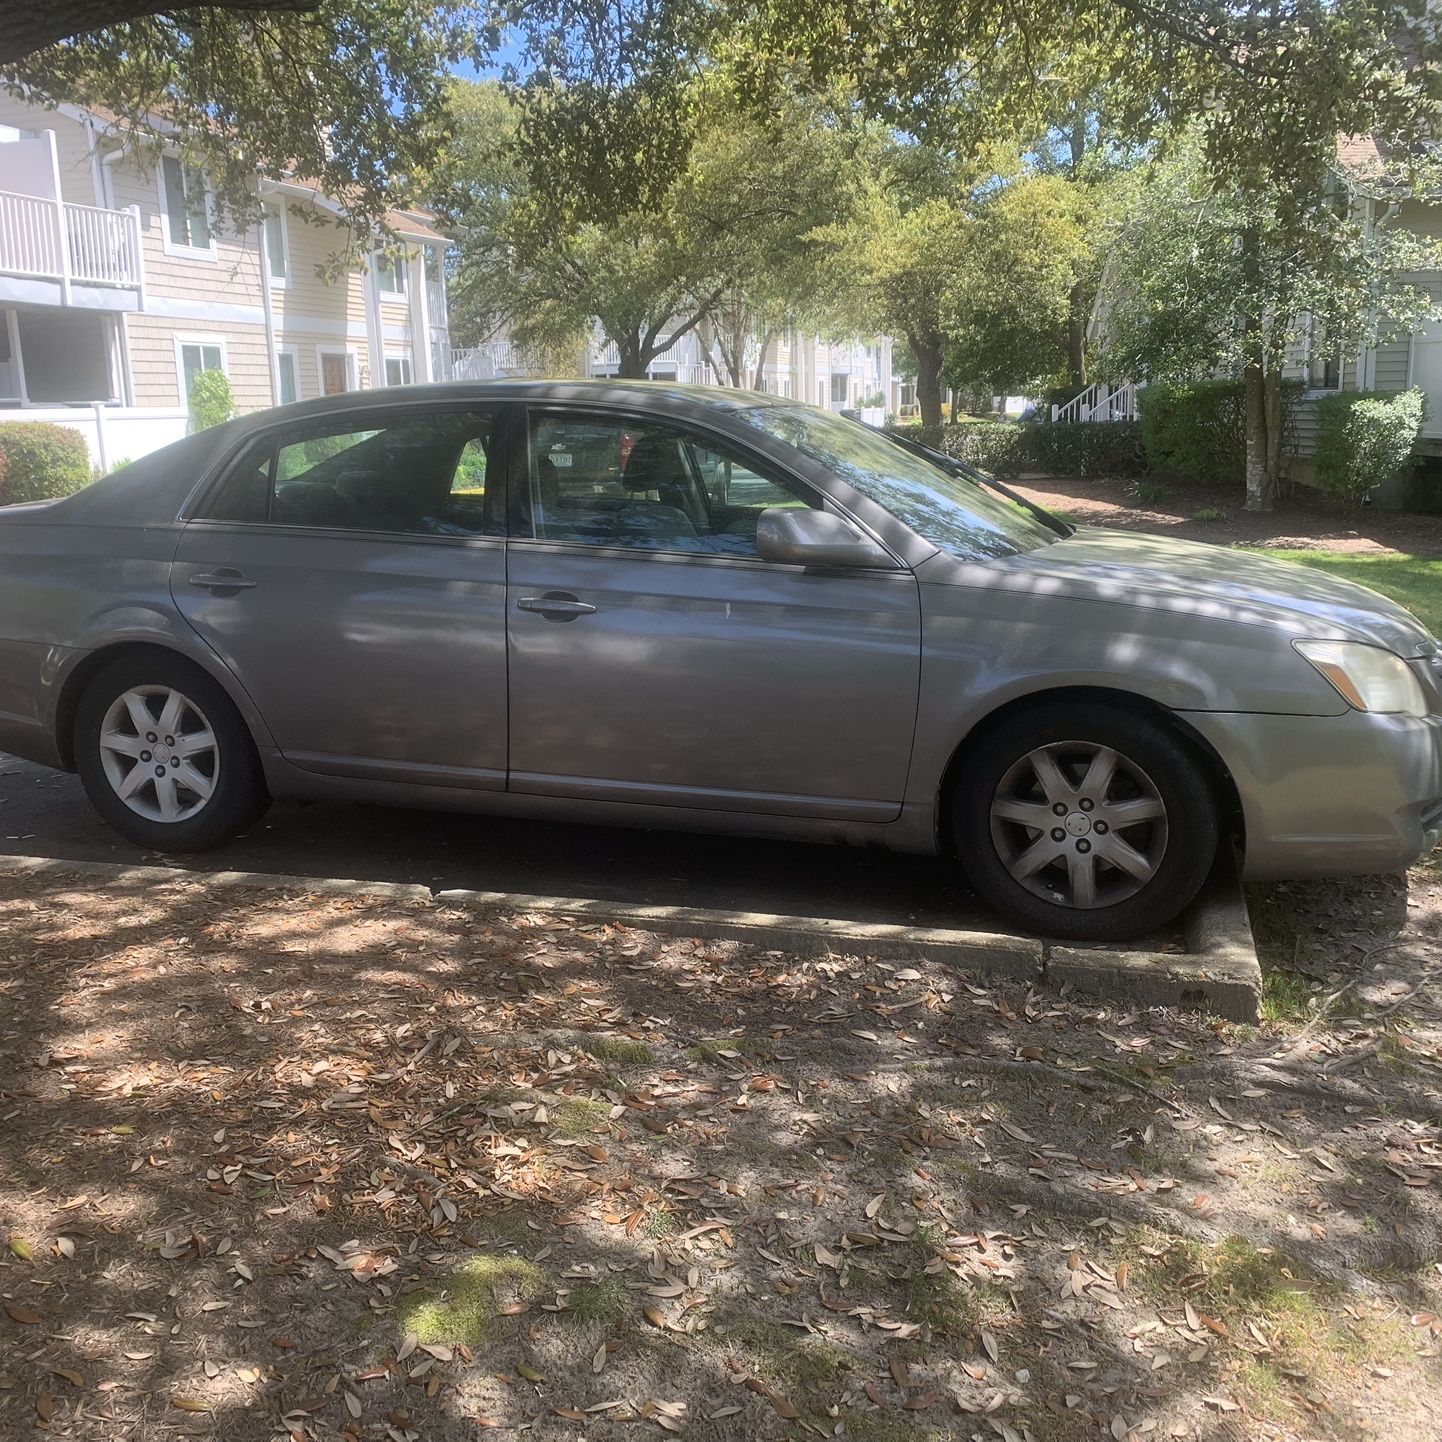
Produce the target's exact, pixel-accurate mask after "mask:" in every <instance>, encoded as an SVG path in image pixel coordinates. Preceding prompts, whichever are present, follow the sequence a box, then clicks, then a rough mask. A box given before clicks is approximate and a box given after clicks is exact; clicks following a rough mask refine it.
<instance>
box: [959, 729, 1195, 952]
mask: <svg viewBox="0 0 1442 1442" xmlns="http://www.w3.org/2000/svg"><path fill="white" fill-rule="evenodd" d="M954 804H955V813H954V818H953V822H954V828H955V833H954V834H955V836H956V840H957V846H958V850H959V852H960V855H961V860H962V864H963V866H964V867H965V869H966V872H967V875H968V876H969V878H970V879H971V882H972V885H973V886H974V887H975V888H976V891H977V893H978V894H979V895H980V896H981V897H982V899H983V900H985V901H986V902H988V903H990V904H991V905H992V906H994V907H995V908H996V909H997V910H998V911H999V912H1001V913H1002V915H1004V916H1006V917H1008V918H1009V919H1011V920H1014V921H1017V922H1019V923H1021V925H1023V926H1024V927H1026V928H1027V929H1028V930H1030V931H1036V932H1040V933H1042V934H1044V935H1049V936H1056V937H1062V938H1066V939H1069V940H1080V941H1119V940H1124V939H1126V938H1129V937H1135V936H1140V935H1143V934H1144V933H1146V932H1148V931H1153V930H1155V929H1156V928H1158V927H1161V926H1164V925H1165V924H1166V923H1167V922H1169V921H1171V920H1173V919H1174V918H1175V917H1176V916H1177V914H1178V913H1179V912H1180V911H1181V910H1182V909H1183V907H1185V906H1186V905H1187V904H1188V903H1189V902H1190V901H1191V900H1192V899H1193V898H1194V897H1195V896H1196V894H1197V892H1198V891H1199V890H1200V889H1201V885H1202V883H1203V881H1205V880H1206V877H1207V873H1208V871H1209V870H1210V869H1211V865H1212V861H1213V859H1214V858H1215V856H1216V851H1217V841H1218V834H1219V831H1218V821H1217V805H1216V800H1215V798H1214V796H1213V794H1212V789H1211V787H1210V786H1209V785H1208V782H1207V778H1206V776H1205V775H1204V774H1203V772H1202V770H1201V768H1200V766H1199V765H1198V764H1197V762H1196V760H1195V759H1194V757H1193V756H1192V754H1191V752H1190V750H1189V749H1188V747H1187V746H1186V745H1185V744H1184V743H1183V742H1182V741H1181V740H1180V739H1179V738H1178V737H1176V736H1175V735H1173V734H1172V733H1171V732H1169V731H1167V730H1166V729H1165V728H1164V727H1162V726H1159V725H1157V724H1156V723H1154V722H1151V721H1148V720H1147V719H1145V718H1144V717H1140V716H1136V715H1133V714H1132V713H1131V712H1128V711H1124V710H1120V709H1113V708H1111V707H1106V706H1099V705H1077V706H1063V705H1056V706H1047V707H1038V708H1037V709H1036V710H1035V711H1032V712H1029V713H1026V714H1024V715H1022V716H1020V717H1016V718H1013V720H1012V721H1010V722H1009V723H1008V724H1007V725H1006V726H1005V727H1003V728H998V729H997V730H995V731H993V732H991V733H990V734H988V735H986V736H984V737H983V738H982V739H981V740H980V742H979V743H978V744H977V745H976V747H975V748H974V749H973V750H972V751H971V752H970V753H969V755H968V756H967V758H966V770H965V773H964V775H963V776H962V778H961V781H960V783H959V784H958V786H957V788H956V794H955V803H954Z"/></svg>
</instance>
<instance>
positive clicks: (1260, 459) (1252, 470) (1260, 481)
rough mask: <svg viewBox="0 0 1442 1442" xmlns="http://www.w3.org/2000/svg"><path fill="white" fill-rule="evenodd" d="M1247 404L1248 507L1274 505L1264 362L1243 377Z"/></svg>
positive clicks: (1250, 366) (1263, 508) (1253, 508)
mask: <svg viewBox="0 0 1442 1442" xmlns="http://www.w3.org/2000/svg"><path fill="white" fill-rule="evenodd" d="M1242 386H1243V391H1244V394H1245V396H1246V407H1247V419H1246V430H1247V471H1246V475H1247V506H1246V508H1247V510H1249V511H1270V510H1271V509H1272V475H1271V473H1270V471H1269V470H1268V468H1267V455H1268V452H1269V449H1270V447H1269V446H1268V443H1267V381H1266V377H1265V375H1264V374H1263V372H1262V367H1261V365H1260V363H1255V364H1252V365H1249V366H1248V367H1247V368H1246V371H1245V372H1244V373H1243V377H1242Z"/></svg>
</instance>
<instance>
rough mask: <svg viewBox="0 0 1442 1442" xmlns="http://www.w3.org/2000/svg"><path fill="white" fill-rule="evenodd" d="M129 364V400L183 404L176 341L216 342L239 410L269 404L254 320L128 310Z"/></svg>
mask: <svg viewBox="0 0 1442 1442" xmlns="http://www.w3.org/2000/svg"><path fill="white" fill-rule="evenodd" d="M126 324H127V330H128V332H129V336H130V365H131V373H132V375H133V376H134V378H135V403H136V405H141V406H177V405H184V404H185V397H184V395H183V394H182V392H181V386H180V370H179V365H178V362H177V354H176V352H177V345H178V343H180V342H182V341H186V340H196V341H201V340H204V341H207V342H211V341H219V342H220V343H221V344H222V345H223V347H224V351H225V373H226V376H227V377H228V379H229V380H230V388H231V390H232V391H233V392H234V395H235V403H236V407H237V409H239V410H242V411H250V410H259V409H261V408H263V407H265V406H268V405H270V403H271V399H270V371H269V366H268V363H267V361H266V355H265V328H264V326H257V325H236V324H234V323H232V324H230V325H229V326H225V327H221V326H210V325H207V324H206V323H205V322H204V321H179V320H169V319H162V318H159V317H156V316H148V315H132V316H130V317H129V318H128V320H127V323H126Z"/></svg>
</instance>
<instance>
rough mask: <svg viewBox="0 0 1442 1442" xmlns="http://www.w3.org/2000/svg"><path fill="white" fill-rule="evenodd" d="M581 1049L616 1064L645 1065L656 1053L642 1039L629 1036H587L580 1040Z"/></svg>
mask: <svg viewBox="0 0 1442 1442" xmlns="http://www.w3.org/2000/svg"><path fill="white" fill-rule="evenodd" d="M581 1050H582V1051H585V1052H589V1053H590V1055H591V1056H593V1057H595V1058H596V1060H597V1061H606V1062H611V1063H613V1064H614V1065H616V1066H645V1065H647V1064H648V1063H649V1062H653V1061H655V1060H656V1053H655V1052H653V1051H652V1050H651V1048H650V1047H648V1046H647V1045H646V1043H645V1042H644V1041H636V1040H634V1038H632V1037H629V1036H588V1037H586V1038H585V1039H584V1040H583V1041H582V1042H581Z"/></svg>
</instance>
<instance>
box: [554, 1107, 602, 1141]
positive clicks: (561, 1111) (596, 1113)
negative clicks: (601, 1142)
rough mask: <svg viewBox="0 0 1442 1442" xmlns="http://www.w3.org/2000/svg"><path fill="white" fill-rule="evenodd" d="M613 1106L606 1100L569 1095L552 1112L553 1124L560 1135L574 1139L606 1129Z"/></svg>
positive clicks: (570, 1139)
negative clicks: (590, 1099)
mask: <svg viewBox="0 0 1442 1442" xmlns="http://www.w3.org/2000/svg"><path fill="white" fill-rule="evenodd" d="M610 1118H611V1108H610V1107H609V1106H608V1105H607V1104H606V1103H605V1102H593V1101H588V1100H587V1099H586V1098H584V1097H567V1098H566V1100H565V1101H563V1102H562V1103H561V1104H560V1106H558V1107H556V1108H555V1109H554V1110H553V1111H552V1113H551V1125H552V1126H553V1127H554V1128H555V1129H556V1135H557V1136H558V1137H564V1138H566V1139H567V1140H568V1141H574V1140H575V1139H576V1138H577V1137H583V1136H586V1135H587V1134H588V1133H590V1132H598V1131H602V1130H604V1129H605V1126H606V1123H607V1122H608V1121H609V1120H610Z"/></svg>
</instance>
